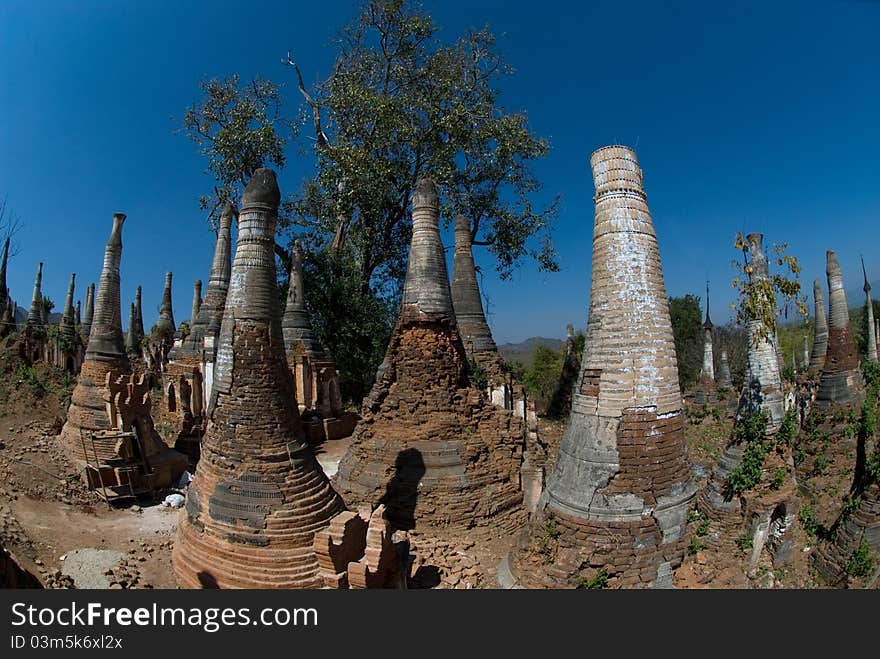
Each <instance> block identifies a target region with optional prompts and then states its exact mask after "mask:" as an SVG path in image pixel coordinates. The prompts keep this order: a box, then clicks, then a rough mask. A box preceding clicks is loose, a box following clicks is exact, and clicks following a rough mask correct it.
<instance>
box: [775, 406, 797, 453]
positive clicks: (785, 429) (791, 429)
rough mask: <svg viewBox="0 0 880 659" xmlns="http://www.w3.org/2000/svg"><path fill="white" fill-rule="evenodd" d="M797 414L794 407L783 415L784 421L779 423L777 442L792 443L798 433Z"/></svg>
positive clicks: (788, 444)
mask: <svg viewBox="0 0 880 659" xmlns="http://www.w3.org/2000/svg"><path fill="white" fill-rule="evenodd" d="M795 415H796V412H795V410H794V408H792V409H790V410H789V411H788V412H786V413H785V416H784V417H782V423H781V424H780V425H779V430H778V431H777V433H776V443H777V444H784V445H785V446H791V445H792V442H793V441H794V436H795V435H796V434H797V418H796V416H795Z"/></svg>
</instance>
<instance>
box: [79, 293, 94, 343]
mask: <svg viewBox="0 0 880 659" xmlns="http://www.w3.org/2000/svg"><path fill="white" fill-rule="evenodd" d="M94 316H95V285H94V284H93V283H92V284H89V288H88V290H87V291H86V308H85V310H84V311H83V319H82V325H81V326H80V328H79V333H80V334H82V335H83V336H88V335H89V334H90V333H91V331H92V319H93V318H94Z"/></svg>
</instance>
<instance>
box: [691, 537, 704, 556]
mask: <svg viewBox="0 0 880 659" xmlns="http://www.w3.org/2000/svg"><path fill="white" fill-rule="evenodd" d="M702 548H703V543H702V542H700V541H699V540H698V539H697V538H696V537H695V536H692V537H691V543H690V544H689V545H688V550H687V551H688V556H696V554H697V552H698V551H700V550H701V549H702Z"/></svg>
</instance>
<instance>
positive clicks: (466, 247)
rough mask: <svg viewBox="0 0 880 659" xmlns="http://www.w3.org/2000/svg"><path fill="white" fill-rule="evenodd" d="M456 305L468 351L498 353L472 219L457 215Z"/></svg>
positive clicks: (453, 289)
mask: <svg viewBox="0 0 880 659" xmlns="http://www.w3.org/2000/svg"><path fill="white" fill-rule="evenodd" d="M452 306H453V308H454V309H455V319H456V321H457V322H458V331H459V332H460V333H461V339H462V341H464V345H465V348H467V350H468V353H485V352H492V353H497V351H498V348H497V346H496V345H495V340H494V339H493V338H492V331H491V330H490V329H489V324H488V323H487V322H486V314H484V313H483V302H482V300H481V299H480V287H479V285H478V284H477V270H476V267H475V266H474V254H473V236H472V235H471V223H470V220H469V219H468V218H467V217H465V216H464V215H459V216H458V217H456V218H455V252H454V254H453V258H452Z"/></svg>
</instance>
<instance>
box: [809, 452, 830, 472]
mask: <svg viewBox="0 0 880 659" xmlns="http://www.w3.org/2000/svg"><path fill="white" fill-rule="evenodd" d="M827 468H828V456H826V455H825V454H824V453H819V454H817V455H816V459H815V460H813V469H812V470H811V472H810V473H811V474H812V475H813V476H821V475H822V474H824V473H825V470H826V469H827Z"/></svg>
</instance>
